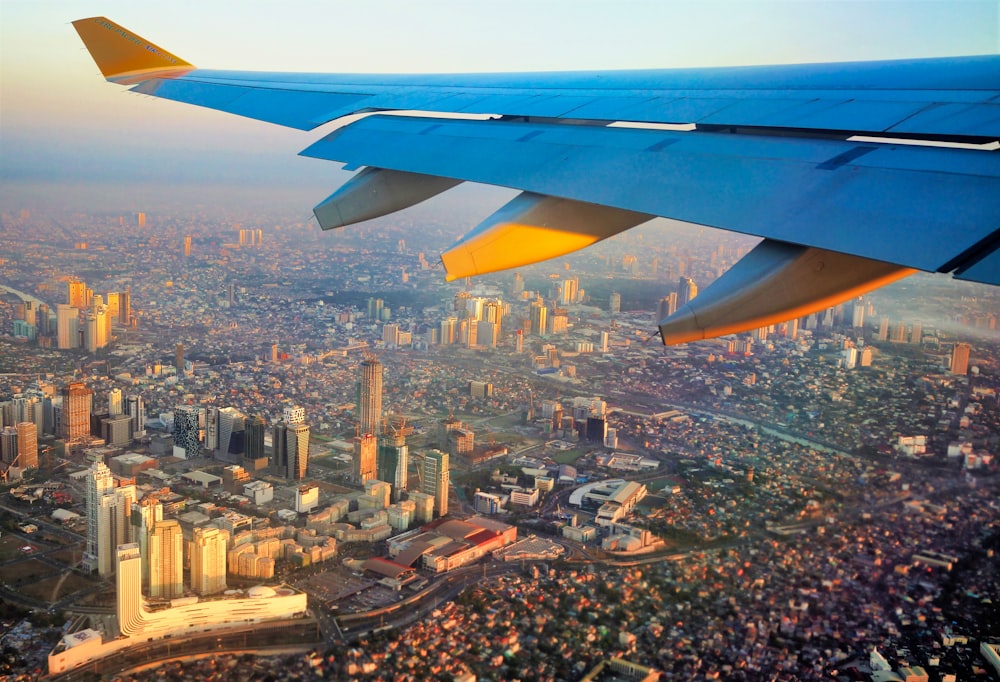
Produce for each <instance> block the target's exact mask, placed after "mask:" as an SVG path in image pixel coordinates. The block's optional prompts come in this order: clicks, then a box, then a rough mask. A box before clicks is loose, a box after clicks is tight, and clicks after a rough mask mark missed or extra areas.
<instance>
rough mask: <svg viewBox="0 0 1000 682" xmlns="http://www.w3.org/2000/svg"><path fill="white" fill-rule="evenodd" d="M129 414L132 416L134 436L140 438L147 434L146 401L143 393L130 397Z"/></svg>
mask: <svg viewBox="0 0 1000 682" xmlns="http://www.w3.org/2000/svg"><path fill="white" fill-rule="evenodd" d="M128 416H129V417H131V418H132V436H133V437H134V438H139V437H141V436H145V435H146V403H145V401H144V400H143V399H142V396H141V395H130V396H129V397H128Z"/></svg>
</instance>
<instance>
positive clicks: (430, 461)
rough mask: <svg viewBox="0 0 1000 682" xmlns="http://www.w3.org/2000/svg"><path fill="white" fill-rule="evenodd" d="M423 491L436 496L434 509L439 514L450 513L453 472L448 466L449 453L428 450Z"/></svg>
mask: <svg viewBox="0 0 1000 682" xmlns="http://www.w3.org/2000/svg"><path fill="white" fill-rule="evenodd" d="M421 478H422V481H421V491H422V492H424V493H425V494H427V495H431V496H433V497H434V510H435V511H436V512H437V514H438V516H445V515H447V514H448V493H449V487H450V482H451V474H450V471H449V468H448V453H447V452H441V451H440V450H428V451H427V452H426V453H424V464H423V475H422V477H421Z"/></svg>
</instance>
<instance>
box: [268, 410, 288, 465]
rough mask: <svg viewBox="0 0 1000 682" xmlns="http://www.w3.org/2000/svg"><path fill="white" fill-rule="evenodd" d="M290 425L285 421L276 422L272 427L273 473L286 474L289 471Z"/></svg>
mask: <svg viewBox="0 0 1000 682" xmlns="http://www.w3.org/2000/svg"><path fill="white" fill-rule="evenodd" d="M287 432H288V425H287V424H285V422H283V421H279V422H276V423H275V425H274V426H273V427H272V428H271V461H270V466H271V473H272V474H274V475H275V476H284V475H285V472H286V471H288V446H287V443H286V441H287V439H288V433H287Z"/></svg>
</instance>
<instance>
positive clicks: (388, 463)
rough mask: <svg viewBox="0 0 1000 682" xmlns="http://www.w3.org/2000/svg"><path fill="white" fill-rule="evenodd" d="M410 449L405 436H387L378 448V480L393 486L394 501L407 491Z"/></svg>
mask: <svg viewBox="0 0 1000 682" xmlns="http://www.w3.org/2000/svg"><path fill="white" fill-rule="evenodd" d="M408 467H409V449H408V448H407V445H406V438H405V437H403V436H386V437H385V438H384V440H383V441H382V442H381V443H380V444H379V446H378V457H377V466H376V470H377V478H378V480H380V481H386V482H387V483H390V484H391V485H392V499H393V500H394V501H399V494H400V493H401V492H402V491H403V490H406V483H407V480H406V479H407V476H406V473H407V469H408Z"/></svg>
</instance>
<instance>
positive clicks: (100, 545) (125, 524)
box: [84, 460, 136, 577]
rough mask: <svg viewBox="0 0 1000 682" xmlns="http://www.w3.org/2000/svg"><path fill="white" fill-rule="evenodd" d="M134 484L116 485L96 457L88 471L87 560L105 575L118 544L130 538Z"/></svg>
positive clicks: (106, 468) (91, 566)
mask: <svg viewBox="0 0 1000 682" xmlns="http://www.w3.org/2000/svg"><path fill="white" fill-rule="evenodd" d="M135 500H136V490H135V485H134V484H126V485H122V486H120V487H118V488H116V487H115V480H114V477H113V476H112V475H111V470H110V469H108V467H106V466H105V465H104V462H103V461H101V460H97V461H95V462H94V463H93V465H91V467H90V471H89V472H88V474H87V551H86V553H85V554H84V563H85V564H86V565H87V566H88V567H90V569H91V570H97V572H98V573H99V574H100V575H101V576H102V577H106V576H108V575H111V572H112V571H113V570H114V556H115V548H116V547H117V546H118V545H120V544H122V543H124V542H128V540H129V535H130V532H129V531H130V528H129V526H130V524H129V521H130V516H131V510H132V504H133V503H134V502H135Z"/></svg>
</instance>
